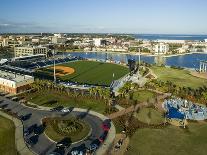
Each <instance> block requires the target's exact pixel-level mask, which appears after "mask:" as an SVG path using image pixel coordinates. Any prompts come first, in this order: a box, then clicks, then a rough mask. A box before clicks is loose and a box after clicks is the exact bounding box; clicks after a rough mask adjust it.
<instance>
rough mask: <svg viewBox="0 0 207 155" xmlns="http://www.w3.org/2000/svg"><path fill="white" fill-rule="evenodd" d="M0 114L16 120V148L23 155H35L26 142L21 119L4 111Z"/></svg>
mask: <svg viewBox="0 0 207 155" xmlns="http://www.w3.org/2000/svg"><path fill="white" fill-rule="evenodd" d="M0 115H1V116H3V117H5V118H7V119H10V120H12V121H13V122H14V125H15V144H16V149H17V151H18V152H19V153H20V154H21V155H34V153H33V152H32V151H31V150H29V148H28V147H27V145H26V144H25V142H24V137H23V124H22V122H21V121H20V120H18V119H17V118H15V117H12V116H10V115H8V114H6V113H4V112H2V111H0Z"/></svg>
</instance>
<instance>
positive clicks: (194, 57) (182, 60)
mask: <svg viewBox="0 0 207 155" xmlns="http://www.w3.org/2000/svg"><path fill="white" fill-rule="evenodd" d="M66 54H70V55H71V56H77V57H83V58H87V59H97V60H104V61H105V60H113V61H117V62H127V60H128V59H135V60H136V61H137V60H138V59H139V56H138V55H131V54H119V53H106V52H70V53H66ZM201 60H202V61H207V54H206V53H203V54H202V53H192V54H186V55H177V56H173V57H161V56H159V57H156V56H145V55H141V61H144V62H147V63H150V64H154V63H158V64H164V65H167V66H179V67H184V68H193V69H194V68H197V69H198V68H199V63H200V61H201Z"/></svg>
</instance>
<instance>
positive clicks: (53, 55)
mask: <svg viewBox="0 0 207 155" xmlns="http://www.w3.org/2000/svg"><path fill="white" fill-rule="evenodd" d="M53 61H54V83H56V73H55V50H53Z"/></svg>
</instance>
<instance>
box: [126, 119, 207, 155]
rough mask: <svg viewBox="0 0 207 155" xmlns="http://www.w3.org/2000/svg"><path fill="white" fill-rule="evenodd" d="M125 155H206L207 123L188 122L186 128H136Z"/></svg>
mask: <svg viewBox="0 0 207 155" xmlns="http://www.w3.org/2000/svg"><path fill="white" fill-rule="evenodd" d="M129 145H130V149H129V151H127V152H126V155H135V154H137V155H206V152H207V123H203V122H202V123H190V124H189V126H188V129H181V128H179V127H175V126H168V127H166V128H164V129H150V128H145V129H138V130H137V132H136V133H135V134H134V135H133V136H132V138H131V139H130V144H129Z"/></svg>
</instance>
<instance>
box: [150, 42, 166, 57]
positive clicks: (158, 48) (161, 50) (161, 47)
mask: <svg viewBox="0 0 207 155" xmlns="http://www.w3.org/2000/svg"><path fill="white" fill-rule="evenodd" d="M168 51H169V45H168V44H165V43H158V44H156V45H155V46H154V48H153V52H154V54H155V55H159V54H166V53H167V52H168Z"/></svg>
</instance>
